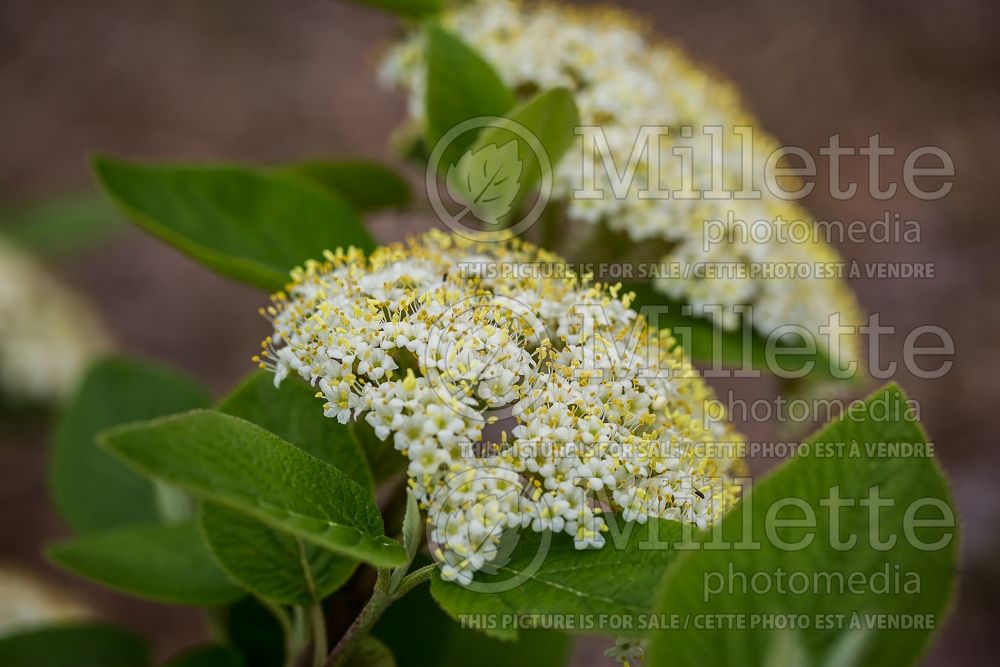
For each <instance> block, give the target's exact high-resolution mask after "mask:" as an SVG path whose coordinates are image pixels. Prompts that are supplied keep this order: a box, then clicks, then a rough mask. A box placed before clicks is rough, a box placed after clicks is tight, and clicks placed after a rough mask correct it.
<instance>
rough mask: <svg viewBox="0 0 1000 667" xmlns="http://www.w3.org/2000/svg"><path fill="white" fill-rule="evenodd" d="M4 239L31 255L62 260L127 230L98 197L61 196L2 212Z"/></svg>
mask: <svg viewBox="0 0 1000 667" xmlns="http://www.w3.org/2000/svg"><path fill="white" fill-rule="evenodd" d="M0 220H2V221H3V224H2V225H0V230H2V232H3V234H4V236H6V237H7V238H9V239H10V240H12V241H13V242H14V243H16V244H18V245H20V246H21V247H22V248H24V249H26V250H28V251H29V252H32V253H35V254H39V255H45V256H49V257H63V256H66V255H68V254H70V253H72V252H75V251H79V250H82V249H86V248H87V247H90V246H92V245H94V244H96V243H99V242H101V241H103V240H105V239H107V238H109V237H110V236H111V235H112V234H114V233H115V232H117V231H118V230H120V229H121V228H122V227H123V226H124V221H123V220H122V219H121V216H120V215H119V214H118V212H117V211H115V209H114V208H113V207H112V206H111V205H110V204H109V203H108V201H107V199H105V198H104V197H101V196H100V195H98V194H96V193H80V194H72V195H59V196H56V197H51V198H47V199H45V200H43V201H40V202H37V203H33V204H29V205H21V206H17V207H8V206H5V207H4V208H3V210H0Z"/></svg>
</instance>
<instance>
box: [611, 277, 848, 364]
mask: <svg viewBox="0 0 1000 667" xmlns="http://www.w3.org/2000/svg"><path fill="white" fill-rule="evenodd" d="M626 292H635V301H634V302H633V303H632V308H634V309H635V310H640V309H641V308H643V307H649V308H653V309H655V313H656V319H655V324H656V325H657V326H659V327H660V328H661V329H662V328H666V329H670V331H671V333H673V335H674V337H675V338H676V339H677V341H678V342H679V343H680V344H681V345H682V346H683V347H684V350H685V352H687V354H688V356H690V357H691V358H692V359H693V360H695V361H700V362H704V363H711V364H713V367H718V368H719V369H722V368H728V369H743V368H747V369H754V370H758V371H763V372H766V373H776V372H777V374H779V375H783V376H784V375H789V374H791V375H797V374H798V373H799V372H800V371H802V370H803V369H804V368H805V365H806V364H807V363H812V364H813V367H812V370H811V371H809V373H808V376H807V377H811V378H817V379H818V378H831V377H833V376H832V375H831V372H830V363H831V362H830V359H829V357H827V356H826V355H825V354H824V353H823V352H822V350H819V349H818V348H817V349H816V351H815V352H813V353H800V352H798V351H797V347H798V346H797V345H791V344H790V343H789V342H788V341H781V340H775V341H773V342H772V343H771V347H772V351H771V358H770V359H769V358H768V341H767V337H766V336H763V335H761V334H760V333H759V332H758V331H756V330H753V329H749V328H747V327H745V326H743V325H741V326H740V328H738V329H734V330H725V329H722V328H720V327H717V326H715V325H714V324H713V323H712V321H711V319H710V318H709V317H708V316H707V315H705V314H704V312H703V311H702V313H703V314H702V315H699V314H698V311H697V310H695V309H693V308H692V309H691V310H690V311H689V312H690V313H691V314H688V315H685V314H684V312H685V305H684V304H682V303H680V302H678V301H675V300H673V299H671V298H670V297H668V296H666V295H665V294H661V293H660V292H658V291H656V289H654V287H653V286H652V285H651V284H650V283H648V282H629V283H624V285H623V287H622V290H621V293H622V294H625V293H626ZM652 312H653V311H649V312H648V315H647V316H648V317H649V318H650V323H651V324H653V323H654V320H653V315H652ZM798 342H799V343H801V342H802V341H798Z"/></svg>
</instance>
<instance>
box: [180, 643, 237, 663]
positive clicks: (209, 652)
mask: <svg viewBox="0 0 1000 667" xmlns="http://www.w3.org/2000/svg"><path fill="white" fill-rule="evenodd" d="M245 665H246V662H245V661H244V660H243V656H242V655H240V654H239V653H238V652H237V651H234V650H233V649H231V648H229V647H227V646H199V647H197V648H193V649H188V650H187V651H184V652H183V653H181V654H180V655H178V656H175V657H174V658H171V659H170V660H169V661H168V662H167V663H165V664H164V665H163V667H245Z"/></svg>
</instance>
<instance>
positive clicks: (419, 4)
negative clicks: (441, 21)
mask: <svg viewBox="0 0 1000 667" xmlns="http://www.w3.org/2000/svg"><path fill="white" fill-rule="evenodd" d="M351 2H354V3H355V4H358V5H364V6H366V7H374V8H376V9H382V10H385V11H387V12H390V13H392V14H398V15H399V16H403V17H406V18H411V19H419V18H424V17H426V16H431V15H433V14H437V13H438V12H440V11H441V0H351Z"/></svg>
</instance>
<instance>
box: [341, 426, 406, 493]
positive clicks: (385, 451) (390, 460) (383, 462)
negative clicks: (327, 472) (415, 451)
mask: <svg viewBox="0 0 1000 667" xmlns="http://www.w3.org/2000/svg"><path fill="white" fill-rule="evenodd" d="M347 428H348V430H350V432H351V434H352V435H353V436H354V439H355V440H357V441H358V443H359V444H360V445H361V449H362V451H364V453H365V457H366V458H367V459H368V467H369V468H370V469H371V472H372V477H373V478H374V479H375V483H376V484H380V483H381V482H384V481H386V480H388V479H391V478H393V477H395V476H397V475H399V474H400V473H402V472H403V471H404V470H406V465H407V459H406V457H405V456H403V454H402V453H401V452H400V451H399V450H398V449H396V448H395V447H394V446H393V444H392V439H391V438H390V439H387V440H382V439H380V438H379V437H378V436H377V435H375V431H374V430H373V429H372V427H371V426H370V425H369V424H368V422H366V421H364V420H359V421H355V422H351V423H349V424H347Z"/></svg>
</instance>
